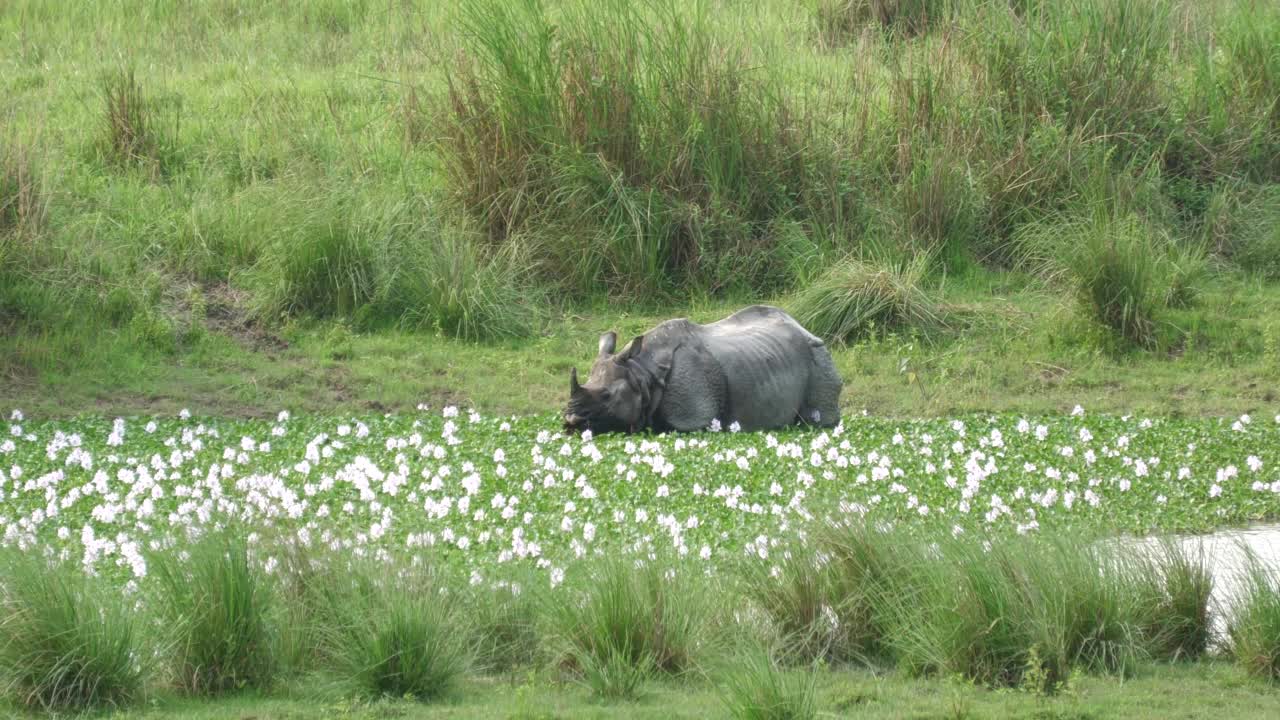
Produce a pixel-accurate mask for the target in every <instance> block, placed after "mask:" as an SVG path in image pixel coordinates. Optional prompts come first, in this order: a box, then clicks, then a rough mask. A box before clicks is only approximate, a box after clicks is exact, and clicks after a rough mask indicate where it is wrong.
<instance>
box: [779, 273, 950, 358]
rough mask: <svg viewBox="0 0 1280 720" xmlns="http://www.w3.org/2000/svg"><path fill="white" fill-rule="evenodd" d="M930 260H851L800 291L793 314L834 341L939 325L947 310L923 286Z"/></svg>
mask: <svg viewBox="0 0 1280 720" xmlns="http://www.w3.org/2000/svg"><path fill="white" fill-rule="evenodd" d="M929 263H930V259H929V256H927V255H917V256H915V257H913V258H911V259H910V260H899V261H892V260H891V261H881V262H877V261H875V260H863V259H860V258H857V257H849V258H846V259H845V260H843V261H841V262H840V263H838V264H836V265H834V266H833V267H832V268H831V269H830V270H828V271H827V272H826V273H825V274H824V275H822V276H821V277H819V278H817V279H815V280H814V281H813V282H812V283H810V284H809V286H808V287H806V288H804V289H803V290H801V291H800V292H799V294H797V295H796V297H795V299H794V300H793V301H792V303H791V311H792V314H793V315H795V317H796V320H797V321H799V322H800V324H802V325H804V326H805V327H806V328H808V329H809V330H810V332H813V333H814V334H816V335H819V336H820V337H823V338H825V339H827V340H830V341H832V342H850V341H853V340H857V339H860V338H862V337H866V336H867V335H870V334H873V333H875V332H885V331H892V330H898V329H903V328H907V329H914V330H921V331H929V330H934V329H937V328H938V327H940V326H942V325H943V312H942V309H941V307H940V306H939V304H938V302H937V301H936V300H934V298H933V297H932V296H931V295H930V293H928V292H927V291H926V290H925V289H924V287H923V286H924V282H925V275H926V273H927V272H928V270H929Z"/></svg>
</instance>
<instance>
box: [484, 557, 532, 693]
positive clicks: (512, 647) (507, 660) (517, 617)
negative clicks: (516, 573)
mask: <svg viewBox="0 0 1280 720" xmlns="http://www.w3.org/2000/svg"><path fill="white" fill-rule="evenodd" d="M539 579H540V578H536V577H535V576H530V577H528V578H523V577H521V578H519V579H512V580H506V581H503V582H502V583H500V584H499V585H498V586H496V587H490V586H487V585H483V584H482V585H478V586H475V587H473V589H472V592H471V593H470V595H469V596H468V606H469V608H470V613H469V614H470V617H471V622H472V625H473V630H474V635H475V638H476V640H475V643H474V645H475V664H476V667H477V668H479V669H481V670H484V671H487V672H494V673H499V672H509V671H514V670H516V669H517V668H520V667H524V666H530V665H533V664H534V663H535V662H536V661H537V660H538V658H539V653H540V644H541V639H542V638H541V634H540V632H539V628H538V622H539V614H538V611H539V608H538V600H537V595H536V593H535V591H534V586H533V585H532V584H531V583H533V582H536V581H537V580H539Z"/></svg>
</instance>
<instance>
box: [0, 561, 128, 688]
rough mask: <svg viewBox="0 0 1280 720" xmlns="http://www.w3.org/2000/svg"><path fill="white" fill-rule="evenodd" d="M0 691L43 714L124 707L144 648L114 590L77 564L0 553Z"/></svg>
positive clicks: (125, 599) (118, 592)
mask: <svg viewBox="0 0 1280 720" xmlns="http://www.w3.org/2000/svg"><path fill="white" fill-rule="evenodd" d="M0 573H3V574H2V576H0V577H2V578H3V581H2V583H0V694H3V696H4V697H5V698H6V699H8V700H9V701H11V702H13V703H15V704H17V705H20V706H23V707H26V708H29V709H33V710H41V711H45V712H63V711H72V712H78V711H84V710H92V709H97V708H103V707H119V706H126V705H129V704H131V703H133V702H134V701H136V700H137V699H138V698H139V697H140V696H141V695H142V693H143V683H144V682H145V680H146V668H147V667H149V658H147V657H146V655H147V649H146V648H144V647H143V646H142V643H141V633H140V632H139V625H138V617H137V616H136V615H135V614H134V613H133V612H132V611H131V610H129V609H127V608H126V603H127V602H129V600H128V599H127V598H124V597H121V594H120V591H119V589H117V588H114V587H107V586H106V585H105V584H104V583H103V582H101V581H99V580H96V579H94V578H89V577H87V576H85V575H84V573H83V572H82V571H81V569H80V568H79V567H77V566H74V565H70V564H67V563H61V562H58V563H51V562H50V561H48V560H47V559H46V558H43V557H40V556H39V555H38V554H36V553H29V552H21V551H18V550H16V549H6V550H5V551H4V552H3V555H2V556H0Z"/></svg>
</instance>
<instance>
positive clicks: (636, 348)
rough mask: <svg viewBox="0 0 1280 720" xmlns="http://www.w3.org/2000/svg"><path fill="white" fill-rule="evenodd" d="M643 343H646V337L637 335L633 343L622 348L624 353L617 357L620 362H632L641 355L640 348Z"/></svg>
mask: <svg viewBox="0 0 1280 720" xmlns="http://www.w3.org/2000/svg"><path fill="white" fill-rule="evenodd" d="M643 343H644V336H643V335H637V336H636V339H635V340H632V341H631V342H629V343H627V346H626V347H624V348H622V352H620V353H618V357H617V360H618V362H626V361H627V360H630V359H631V358H633V357H635V356H636V355H639V354H640V346H641V344H643Z"/></svg>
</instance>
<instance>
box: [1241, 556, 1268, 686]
mask: <svg viewBox="0 0 1280 720" xmlns="http://www.w3.org/2000/svg"><path fill="white" fill-rule="evenodd" d="M1244 581H1245V583H1244V594H1243V596H1242V597H1241V598H1240V599H1239V600H1238V601H1237V603H1236V606H1235V607H1234V608H1233V617H1232V620H1231V624H1230V627H1229V628H1228V635H1229V636H1230V642H1231V652H1232V654H1233V655H1234V656H1235V659H1236V662H1237V663H1239V664H1240V665H1241V666H1242V667H1244V669H1245V671H1246V672H1248V673H1249V674H1250V675H1254V676H1257V677H1260V678H1263V679H1266V680H1271V681H1280V582H1277V580H1276V574H1275V571H1274V569H1272V568H1268V567H1265V566H1264V565H1263V564H1262V563H1260V562H1259V561H1258V560H1257V559H1256V558H1251V561H1250V564H1249V567H1248V569H1247V571H1246V573H1245V578H1244Z"/></svg>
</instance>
